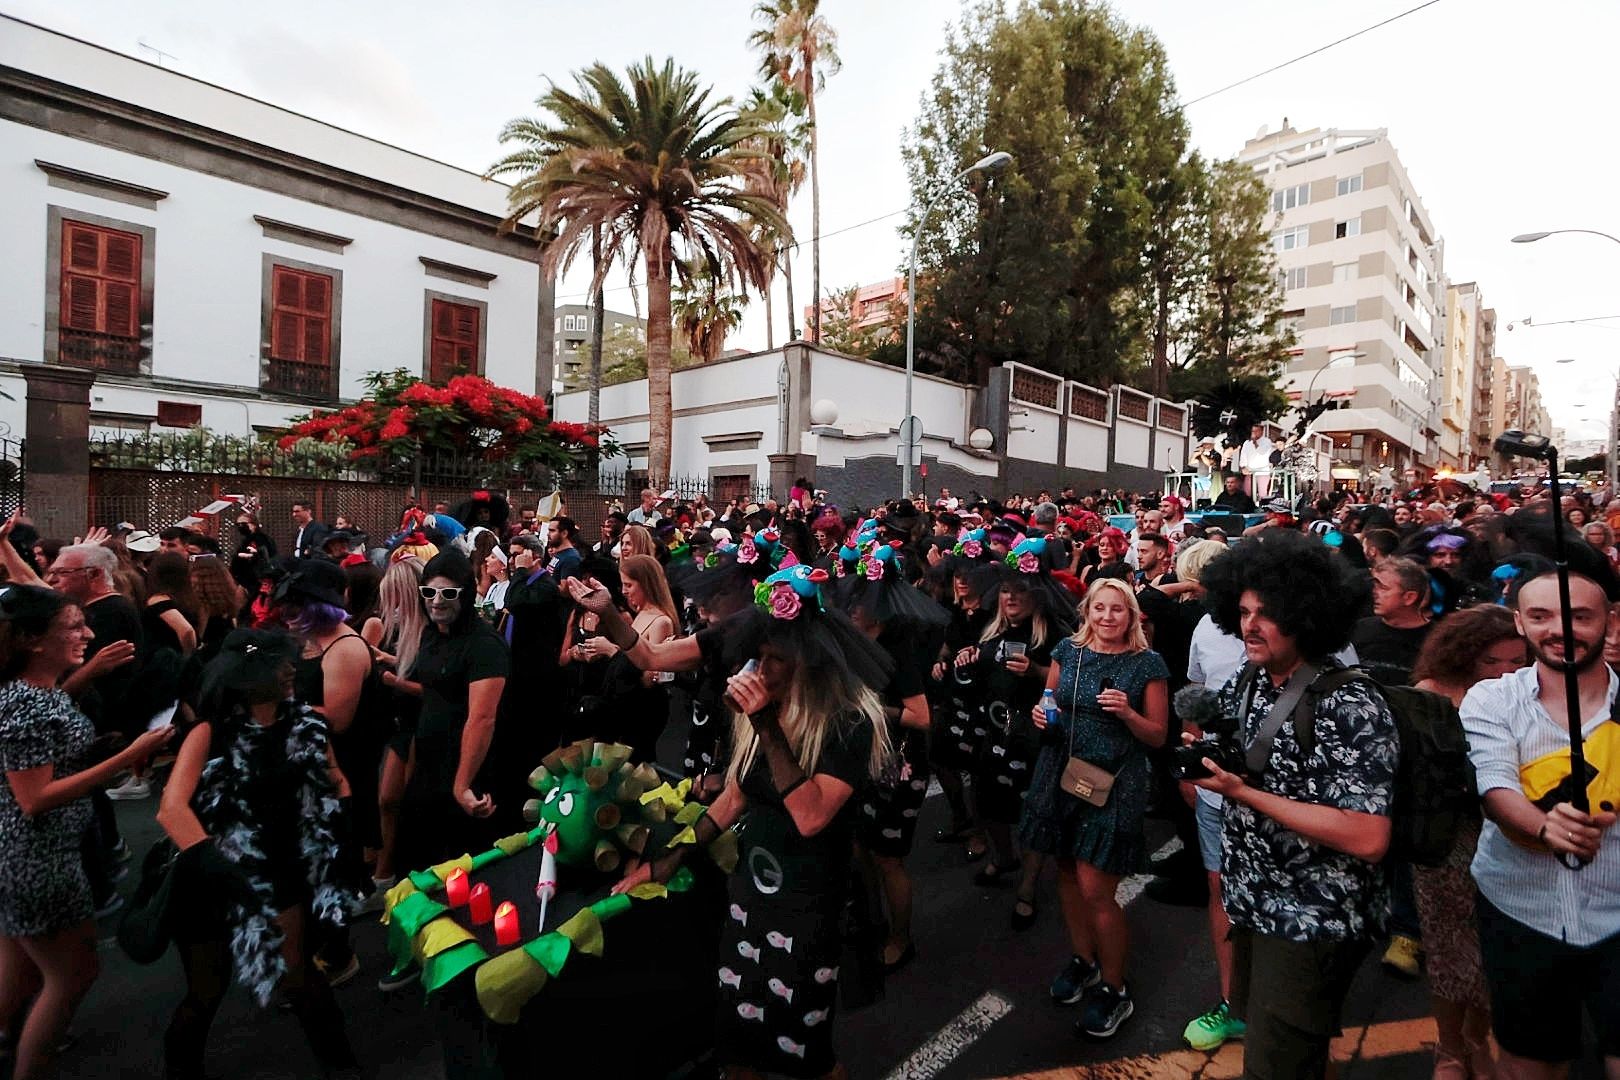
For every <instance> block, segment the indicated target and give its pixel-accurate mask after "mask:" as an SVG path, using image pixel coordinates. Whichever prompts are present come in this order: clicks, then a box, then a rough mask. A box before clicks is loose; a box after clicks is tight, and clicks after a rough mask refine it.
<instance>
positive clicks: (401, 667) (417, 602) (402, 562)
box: [362, 556, 428, 908]
mask: <svg viewBox="0 0 1620 1080" xmlns="http://www.w3.org/2000/svg"><path fill="white" fill-rule="evenodd" d="M421 584H422V563H421V562H420V561H419V560H417V559H416V558H414V557H412V556H406V557H405V558H403V559H398V560H396V561H394V562H393V563H390V564H389V566H388V572H387V573H385V574H383V579H382V584H381V585H380V586H378V590H377V607H378V614H379V615H380V616H381V619H380V621H379V622H378V624H377V626H376V628H375V629H374V628H373V626H372V624H371V623H370V622H368V623H367V624H366V626H365V629H364V631H363V632H362V636H364V637H365V638H366V644H368V645H370V646H371V648H372V654H373V655H374V656H375V657H376V658H377V663H378V665H379V666H380V667H381V668H382V672H383V674H382V680H383V683H384V684H385V685H386V686H387V687H388V688H389V689H391V690H392V691H393V692H394V697H393V705H394V710H395V712H394V716H395V727H394V734H392V735H391V736H389V739H388V744H387V746H386V747H385V748H384V749H383V759H382V775H381V776H380V777H379V779H378V782H377V811H378V814H379V815H380V817H381V824H382V829H381V832H382V846H381V847H380V848H378V849H377V865H376V868H375V869H374V870H373V876H374V879H375V884H376V885H377V891H376V892H375V893H373V894H372V895H373V897H381V896H382V894H383V892H384V891H386V890H387V889H390V888H392V887H393V886H394V884H395V882H396V881H397V880H398V879H397V876H396V874H395V871H394V847H395V838H396V837H397V835H398V827H399V807H400V800H402V799H403V798H404V797H405V784H406V782H407V781H408V780H410V776H411V764H412V757H411V740H412V737H413V736H414V735H415V733H416V717H417V714H418V713H420V712H421V711H422V688H421V687H420V686H418V685H417V684H416V683H415V682H414V681H413V680H412V679H411V675H412V674H413V673H414V671H415V669H416V652H417V649H418V648H419V647H420V646H421V644H422V634H423V632H424V631H426V630H427V627H428V619H427V610H426V609H425V608H424V607H423V606H422V601H421V599H420V597H419V595H418V587H419V586H420V585H421ZM373 635H375V639H373ZM372 903H373V906H377V907H379V908H380V906H381V901H380V900H373V901H372Z"/></svg>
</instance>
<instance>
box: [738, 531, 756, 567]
mask: <svg viewBox="0 0 1620 1080" xmlns="http://www.w3.org/2000/svg"><path fill="white" fill-rule="evenodd" d="M737 561H738V562H740V563H756V562H758V561H759V548H757V547H755V546H754V538H753V537H752V536H745V537H743V538H742V542H741V543H739V544H738V545H737Z"/></svg>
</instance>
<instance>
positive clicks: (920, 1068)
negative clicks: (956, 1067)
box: [886, 990, 1013, 1080]
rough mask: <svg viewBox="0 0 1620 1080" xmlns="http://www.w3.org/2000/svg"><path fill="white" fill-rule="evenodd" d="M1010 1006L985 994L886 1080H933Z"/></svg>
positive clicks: (1008, 1003)
mask: <svg viewBox="0 0 1620 1080" xmlns="http://www.w3.org/2000/svg"><path fill="white" fill-rule="evenodd" d="M1012 1008H1013V1007H1012V1002H1010V1001H1008V1000H1007V999H1006V998H1004V997H1002V996H1001V995H1000V994H998V993H996V992H995V991H994V990H987V991H985V993H984V994H982V995H981V996H980V997H979V999H978V1000H977V1001H975V1002H974V1003H973V1004H971V1005H969V1006H968V1007H967V1008H965V1009H963V1010H962V1011H961V1012H960V1013H958V1014H957V1015H956V1019H954V1020H952V1021H951V1022H950V1023H948V1024H946V1025H945V1026H944V1027H942V1028H940V1029H939V1030H938V1031H936V1032H934V1034H933V1035H932V1036H930V1037H929V1039H928V1041H927V1042H925V1043H923V1044H922V1045H921V1046H919V1047H917V1049H916V1050H915V1051H913V1052H912V1055H911V1056H910V1057H908V1058H906V1060H905V1061H903V1062H901V1064H900V1067H899V1068H897V1069H895V1070H894V1071H893V1072H891V1073H890V1074H889V1075H888V1077H887V1078H886V1080H933V1078H934V1077H936V1076H938V1075H939V1074H940V1073H942V1072H944V1071H945V1070H946V1069H947V1068H949V1067H950V1065H951V1063H952V1062H953V1061H955V1060H956V1059H957V1058H958V1057H961V1056H962V1052H963V1051H964V1050H966V1049H967V1048H968V1047H970V1046H972V1045H973V1044H974V1043H975V1042H978V1040H979V1037H980V1036H981V1035H983V1034H984V1033H985V1032H986V1031H989V1030H990V1025H992V1024H994V1023H995V1022H996V1021H997V1020H1000V1019H1001V1018H1002V1017H1003V1016H1006V1015H1007V1014H1008V1013H1010V1012H1012Z"/></svg>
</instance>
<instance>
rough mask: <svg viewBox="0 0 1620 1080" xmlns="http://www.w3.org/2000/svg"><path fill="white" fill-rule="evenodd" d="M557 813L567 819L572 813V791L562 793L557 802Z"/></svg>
mask: <svg viewBox="0 0 1620 1080" xmlns="http://www.w3.org/2000/svg"><path fill="white" fill-rule="evenodd" d="M557 811H558V813H560V814H562V816H563V817H567V816H568V815H569V814H572V813H573V812H574V793H573V792H572V791H569V792H566V793H564V795H563V797H562V798H560V799H558V800H557Z"/></svg>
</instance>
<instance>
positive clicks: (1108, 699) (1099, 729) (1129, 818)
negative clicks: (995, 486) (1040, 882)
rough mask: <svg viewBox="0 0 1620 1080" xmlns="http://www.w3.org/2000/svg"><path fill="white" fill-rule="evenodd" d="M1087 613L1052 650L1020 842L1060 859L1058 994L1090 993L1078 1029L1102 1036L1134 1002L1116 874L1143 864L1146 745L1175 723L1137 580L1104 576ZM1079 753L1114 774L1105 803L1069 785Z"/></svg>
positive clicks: (1079, 996)
mask: <svg viewBox="0 0 1620 1080" xmlns="http://www.w3.org/2000/svg"><path fill="white" fill-rule="evenodd" d="M1083 607H1084V615H1085V622H1084V624H1083V625H1082V626H1081V627H1080V630H1079V632H1078V633H1076V634H1075V635H1074V636H1073V637H1071V638H1068V639H1066V640H1064V641H1062V642H1060V643H1059V644H1058V646H1057V648H1055V649H1053V650H1052V666H1051V669H1050V671H1049V672H1048V674H1047V678H1046V688H1047V689H1048V690H1051V691H1052V692H1053V693H1054V695H1055V696H1056V699H1057V704H1058V714H1057V721H1056V723H1048V722H1047V718H1046V716H1045V714H1044V713H1043V712H1042V710H1041V707H1040V705H1036V707H1035V709H1034V713H1033V715H1034V719H1035V724H1036V726H1037V727H1038V728H1040V729H1042V735H1043V740H1044V741H1043V745H1042V747H1041V752H1040V756H1039V758H1037V759H1036V762H1035V770H1034V774H1033V775H1032V776H1031V777H1030V785H1029V795H1028V797H1027V798H1026V800H1025V802H1024V813H1023V818H1022V821H1021V822H1020V824H1019V830H1018V839H1019V842H1020V843H1021V844H1022V845H1023V847H1024V848H1025V849H1026V850H1028V851H1035V852H1040V853H1042V854H1045V855H1052V856H1055V857H1056V858H1057V859H1058V864H1059V871H1058V893H1059V896H1060V898H1061V901H1062V904H1063V915H1064V923H1065V924H1066V925H1067V926H1068V927H1069V933H1070V938H1071V944H1072V945H1073V948H1074V955H1073V957H1072V958H1071V959H1070V961H1069V963H1068V964H1067V966H1065V968H1064V970H1063V971H1062V972H1061V973H1060V974H1059V975H1058V977H1057V978H1056V979H1055V980H1054V981H1053V983H1052V996H1053V997H1054V998H1057V999H1058V1000H1059V1001H1062V1002H1064V1003H1066V1004H1073V1003H1075V1002H1083V1004H1082V1007H1081V1012H1080V1019H1079V1021H1078V1022H1077V1023H1076V1025H1075V1027H1076V1031H1077V1032H1078V1033H1080V1034H1083V1035H1086V1036H1089V1037H1091V1038H1097V1039H1106V1038H1109V1037H1111V1036H1112V1035H1113V1034H1114V1033H1115V1032H1116V1031H1118V1030H1119V1027H1120V1025H1121V1024H1123V1023H1124V1022H1125V1021H1126V1020H1127V1019H1128V1018H1129V1017H1130V1015H1131V1012H1132V1011H1133V1009H1134V1006H1133V1005H1132V1003H1131V997H1130V991H1129V989H1128V988H1127V986H1126V983H1125V952H1126V925H1125V912H1124V911H1123V909H1121V908H1120V906H1119V902H1118V901H1117V900H1116V899H1115V893H1116V892H1117V891H1118V889H1119V882H1120V879H1121V878H1122V877H1124V876H1125V875H1126V874H1129V873H1132V872H1134V871H1136V870H1138V869H1140V867H1141V865H1142V863H1143V862H1144V861H1145V856H1146V851H1145V841H1144V838H1143V833H1142V819H1143V817H1144V816H1145V815H1146V813H1147V808H1148V803H1149V801H1150V798H1151V795H1152V777H1151V770H1150V769H1149V766H1148V751H1149V749H1150V748H1152V747H1156V746H1161V745H1163V743H1164V739H1165V733H1166V731H1167V730H1168V727H1169V715H1170V701H1169V691H1168V689H1167V683H1166V680H1167V679H1168V677H1169V674H1170V672H1169V669H1168V668H1166V667H1165V663H1164V659H1163V658H1162V657H1160V656H1159V654H1158V653H1156V652H1153V651H1152V650H1150V649H1149V648H1148V647H1147V638H1146V635H1145V634H1144V633H1143V629H1142V612H1141V609H1139V608H1138V607H1137V604H1136V597H1135V595H1134V594H1133V593H1132V592H1131V589H1130V586H1128V585H1127V584H1125V583H1124V582H1122V581H1117V580H1114V579H1111V578H1103V579H1100V580H1098V581H1095V582H1093V583H1092V585H1091V588H1090V590H1088V591H1087V593H1086V599H1085V603H1084V605H1083ZM1071 757H1078V758H1082V759H1084V760H1085V761H1087V762H1089V763H1090V764H1092V765H1095V766H1097V767H1098V768H1101V769H1103V770H1105V771H1106V772H1108V773H1110V774H1112V775H1113V777H1114V784H1113V788H1112V790H1111V791H1110V792H1109V794H1108V798H1107V801H1106V802H1104V803H1103V805H1101V806H1093V805H1092V804H1091V803H1089V802H1086V801H1084V800H1081V799H1079V798H1077V797H1075V796H1074V795H1071V794H1069V793H1067V792H1065V791H1063V790H1061V783H1060V781H1061V780H1062V777H1063V770H1064V767H1065V766H1066V765H1067V764H1068V762H1069V759H1070V758H1071Z"/></svg>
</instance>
